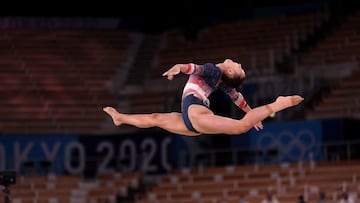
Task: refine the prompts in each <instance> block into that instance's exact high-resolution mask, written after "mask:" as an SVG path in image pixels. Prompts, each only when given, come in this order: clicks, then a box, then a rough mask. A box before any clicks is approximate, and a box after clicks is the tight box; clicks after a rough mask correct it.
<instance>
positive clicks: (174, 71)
mask: <svg viewBox="0 0 360 203" xmlns="http://www.w3.org/2000/svg"><path fill="white" fill-rule="evenodd" d="M182 66H183V64H176V65H174V66H173V67H171V68H170V69H169V70H168V71H166V72H165V73H163V74H162V76H167V79H168V80H172V79H173V78H174V75H177V74H179V73H180V71H181V67H182Z"/></svg>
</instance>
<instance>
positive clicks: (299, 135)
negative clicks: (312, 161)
mask: <svg viewBox="0 0 360 203" xmlns="http://www.w3.org/2000/svg"><path fill="white" fill-rule="evenodd" d="M318 139H319V137H318V136H316V135H315V133H314V132H312V131H310V130H308V129H302V130H300V131H298V132H291V131H288V130H285V131H281V132H280V133H273V132H265V133H263V134H261V135H260V136H259V137H258V138H257V140H256V144H255V147H256V149H274V148H276V149H278V158H279V159H280V160H287V161H298V160H304V159H306V158H309V157H307V156H310V154H311V153H312V154H314V153H316V151H318V150H319V149H317V148H316V147H317V141H318Z"/></svg>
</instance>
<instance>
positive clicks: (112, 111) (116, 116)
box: [103, 107, 122, 126]
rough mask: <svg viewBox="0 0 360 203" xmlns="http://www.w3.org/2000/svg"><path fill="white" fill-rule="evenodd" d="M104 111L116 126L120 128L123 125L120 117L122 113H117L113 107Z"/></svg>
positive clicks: (105, 108)
mask: <svg viewBox="0 0 360 203" xmlns="http://www.w3.org/2000/svg"><path fill="white" fill-rule="evenodd" d="M103 111H105V112H106V113H107V114H109V115H110V116H111V118H112V120H113V122H114V124H115V125H116V126H119V125H121V124H122V122H121V120H120V118H119V115H120V113H119V112H118V111H116V110H115V109H114V108H113V107H104V108H103Z"/></svg>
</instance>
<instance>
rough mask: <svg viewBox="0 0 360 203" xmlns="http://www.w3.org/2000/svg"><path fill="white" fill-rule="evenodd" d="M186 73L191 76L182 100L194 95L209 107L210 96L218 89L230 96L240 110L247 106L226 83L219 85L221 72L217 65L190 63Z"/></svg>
mask: <svg viewBox="0 0 360 203" xmlns="http://www.w3.org/2000/svg"><path fill="white" fill-rule="evenodd" d="M184 73H185V74H188V75H189V79H188V81H187V83H186V84H185V87H184V89H183V94H182V98H185V97H186V96H188V95H190V94H193V95H194V96H196V97H197V98H199V99H201V100H202V101H203V102H204V104H206V105H207V106H209V100H208V97H209V95H210V94H211V93H212V92H214V91H215V90H216V89H221V90H223V91H224V92H225V93H226V94H228V95H229V97H230V98H231V100H232V101H233V102H234V103H235V104H236V105H237V106H238V107H239V108H245V107H246V106H247V103H246V101H245V99H244V97H243V95H242V94H241V93H240V92H238V91H236V89H235V88H232V87H229V86H227V85H225V84H224V83H221V82H220V83H219V80H220V78H221V71H220V69H219V68H218V67H216V65H215V64H212V63H206V64H204V65H197V64H193V63H190V64H188V68H187V70H186V71H185V72H184ZM218 83H219V84H218Z"/></svg>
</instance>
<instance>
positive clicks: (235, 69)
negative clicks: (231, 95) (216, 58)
mask: <svg viewBox="0 0 360 203" xmlns="http://www.w3.org/2000/svg"><path fill="white" fill-rule="evenodd" d="M224 65H225V66H226V67H227V68H226V70H225V71H224V73H223V74H222V77H221V80H222V82H223V83H225V84H226V85H228V86H230V87H233V88H237V87H239V86H240V85H241V83H242V82H243V80H244V79H245V71H244V69H242V67H241V64H239V63H236V62H234V61H233V60H231V59H226V60H225V61H224Z"/></svg>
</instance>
